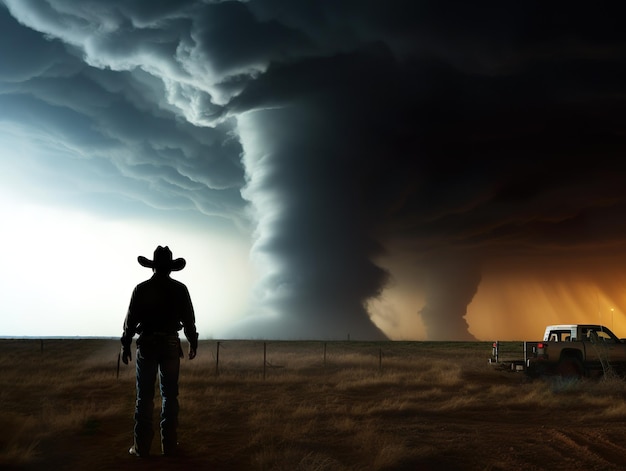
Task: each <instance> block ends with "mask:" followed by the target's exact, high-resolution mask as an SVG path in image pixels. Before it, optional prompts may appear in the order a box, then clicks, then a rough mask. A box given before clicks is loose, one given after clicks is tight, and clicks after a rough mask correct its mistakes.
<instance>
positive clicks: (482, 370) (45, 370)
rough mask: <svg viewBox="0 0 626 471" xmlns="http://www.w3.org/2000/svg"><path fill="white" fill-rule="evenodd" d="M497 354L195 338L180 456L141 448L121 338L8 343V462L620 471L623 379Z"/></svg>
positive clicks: (3, 402)
mask: <svg viewBox="0 0 626 471" xmlns="http://www.w3.org/2000/svg"><path fill="white" fill-rule="evenodd" d="M490 352H491V343H490V342H469V343H445V342H382V343H361V342H328V343H326V344H324V343H323V342H269V343H267V344H266V345H264V343H263V342H253V341H225V342H221V343H220V348H219V365H216V356H217V343H216V342H214V341H211V342H209V341H206V342H201V344H200V348H199V355H198V357H197V358H196V359H195V360H193V361H188V360H183V365H182V372H181V381H180V390H181V393H180V404H181V414H180V429H179V438H180V441H181V446H182V448H183V451H184V454H183V456H182V457H177V458H173V459H170V458H163V457H160V456H158V451H159V450H158V441H155V443H153V448H152V452H153V454H154V455H155V457H153V458H149V459H147V460H139V459H136V458H133V457H131V456H129V455H128V453H127V451H128V448H129V447H130V445H131V444H132V426H133V421H132V412H133V407H134V395H135V391H134V362H133V364H132V365H131V366H124V365H122V366H121V371H120V376H119V378H118V377H117V376H116V365H117V353H118V343H117V342H116V341H111V340H46V341H45V342H44V344H43V350H42V348H41V343H40V342H39V341H35V340H2V341H0V371H2V375H1V377H0V410H2V414H1V415H0V469H15V470H37V469H45V470H56V469H67V470H74V469H76V470H78V469H80V470H84V469H88V470H96V469H111V470H124V469H137V468H140V469H143V468H145V469H180V468H185V467H193V468H195V469H207V468H210V469H218V470H285V471H292V470H302V471H313V470H316V471H317V470H329V471H330V470H333V471H334V470H403V469H407V470H409V469H411V470H421V469H424V470H429V469H433V470H434V469H458V470H464V469H467V470H474V469H476V470H504V469H537V470H540V469H551V470H556V469H568V470H576V469H586V470H590V469H591V470H593V469H597V470H611V469H624V465H625V464H626V444H625V442H624V439H626V432H625V431H623V430H622V429H623V422H624V419H626V403H625V401H624V397H626V396H625V393H626V383H624V382H623V381H621V380H619V379H611V380H600V381H589V380H580V381H562V380H559V379H553V380H548V381H534V382H528V381H525V378H524V376H523V375H521V374H520V373H509V372H503V371H499V370H497V369H496V368H493V367H492V366H489V365H488V364H487V359H488V357H489V355H490ZM264 355H265V357H264ZM133 358H134V357H133ZM264 358H265V368H264ZM218 367H219V368H218ZM218 373H219V374H218ZM157 414H158V412H157V411H155V423H158V417H157Z"/></svg>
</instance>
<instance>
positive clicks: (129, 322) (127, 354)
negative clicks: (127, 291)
mask: <svg viewBox="0 0 626 471" xmlns="http://www.w3.org/2000/svg"><path fill="white" fill-rule="evenodd" d="M136 292H137V288H135V289H134V290H133V294H132V296H131V298H130V304H129V306H128V312H127V313H126V318H125V319H124V332H123V333H122V337H121V339H120V341H121V342H122V361H123V362H124V364H125V365H128V361H129V360H130V361H132V354H131V350H130V346H131V344H132V343H133V337H134V336H135V333H136V332H137V324H138V322H137V317H136V316H135V309H134V305H135V294H136Z"/></svg>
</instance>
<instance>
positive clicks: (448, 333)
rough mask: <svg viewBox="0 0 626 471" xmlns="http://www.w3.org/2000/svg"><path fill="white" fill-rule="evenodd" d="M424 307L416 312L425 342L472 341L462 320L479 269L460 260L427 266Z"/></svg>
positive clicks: (479, 278)
mask: <svg viewBox="0 0 626 471" xmlns="http://www.w3.org/2000/svg"><path fill="white" fill-rule="evenodd" d="M428 266H429V268H428V277H427V281H426V286H425V292H426V293H427V295H426V305H425V306H424V307H423V308H422V310H421V311H420V315H421V316H422V321H423V322H424V326H425V327H426V332H427V336H428V339H429V340H476V339H475V338H474V336H473V335H472V334H470V333H469V331H468V324H467V321H466V320H465V315H466V314H467V306H468V305H469V303H470V302H471V301H472V299H473V297H474V295H475V294H476V291H477V290H478V285H479V284H480V280H481V274H480V268H479V267H478V266H476V265H475V264H474V263H471V262H467V261H462V260H451V259H448V260H438V261H431V262H429V264H428Z"/></svg>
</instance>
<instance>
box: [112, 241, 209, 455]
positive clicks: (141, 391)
mask: <svg viewBox="0 0 626 471" xmlns="http://www.w3.org/2000/svg"><path fill="white" fill-rule="evenodd" d="M137 260H138V261H139V264H140V265H142V266H144V267H147V268H152V271H153V273H154V274H153V275H152V277H151V278H150V279H149V280H147V281H144V282H143V283H140V284H139V285H137V286H136V287H135V289H134V291H133V294H132V297H131V299H130V305H129V307H128V313H127V315H126V319H125V321H124V333H123V335H122V338H121V341H122V353H121V355H122V361H123V362H124V364H128V361H129V360H132V356H131V348H130V346H131V343H132V340H133V337H134V335H135V334H139V337H138V339H137V361H136V364H137V384H136V388H137V402H136V404H135V429H134V437H135V440H134V444H133V446H132V447H131V449H130V450H129V453H130V454H131V455H135V456H140V457H144V456H148V455H149V453H150V444H151V442H152V437H153V435H154V432H153V428H152V416H153V408H154V389H155V388H154V386H155V382H156V376H157V373H158V374H159V385H160V390H161V422H160V425H161V451H162V453H163V454H164V455H172V454H175V453H176V451H177V445H178V442H177V436H176V427H177V425H178V375H179V371H180V359H181V358H182V357H183V356H184V355H183V351H182V348H181V344H180V338H179V337H178V331H179V330H181V329H184V333H185V337H187V340H188V341H189V359H190V360H193V359H194V358H195V356H196V350H197V348H198V333H197V332H196V323H195V316H194V312H193V306H192V303H191V298H190V296H189V291H188V290H187V287H186V286H185V285H184V284H183V283H181V282H179V281H176V280H173V279H172V278H170V273H171V272H172V271H179V270H182V269H183V268H184V267H185V265H186V262H185V260H184V259H183V258H178V259H175V260H173V259H172V252H171V251H170V249H169V248H168V247H161V246H158V247H157V248H156V250H155V251H154V259H153V260H148V259H147V258H146V257H142V256H140V257H138V259H137Z"/></svg>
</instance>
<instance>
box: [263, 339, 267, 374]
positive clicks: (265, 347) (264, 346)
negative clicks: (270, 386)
mask: <svg viewBox="0 0 626 471" xmlns="http://www.w3.org/2000/svg"><path fill="white" fill-rule="evenodd" d="M266 368H267V342H263V381H265V370H266Z"/></svg>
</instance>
